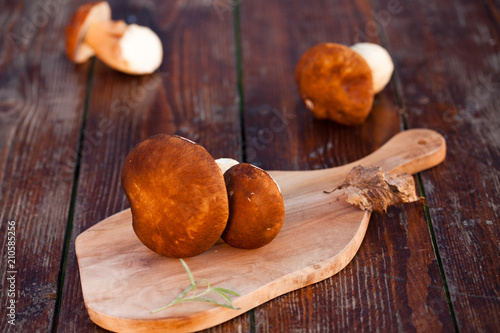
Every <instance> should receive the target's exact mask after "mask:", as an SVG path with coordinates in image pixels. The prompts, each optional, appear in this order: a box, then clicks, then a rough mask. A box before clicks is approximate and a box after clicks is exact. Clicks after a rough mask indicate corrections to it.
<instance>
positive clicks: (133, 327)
mask: <svg viewBox="0 0 500 333" xmlns="http://www.w3.org/2000/svg"><path fill="white" fill-rule="evenodd" d="M445 155H446V143H445V140H444V138H443V137H442V136H441V135H440V134H439V133H437V132H435V131H432V130H428V129H413V130H408V131H404V132H401V133H399V134H397V135H395V136H394V137H393V138H391V139H390V140H389V141H388V142H387V143H386V144H384V145H383V146H382V147H380V148H379V149H378V150H376V151H375V152H373V153H372V154H370V155H368V156H366V157H365V158H363V159H361V160H359V161H356V162H353V163H350V164H347V165H344V166H340V167H335V168H330V169H323V170H311V171H270V172H269V173H270V174H271V175H272V176H273V177H274V178H275V180H276V181H277V182H278V184H279V186H280V187H281V190H282V193H283V197H284V201H285V210H286V215H285V221H284V224H283V227H282V229H281V231H280V233H279V234H278V236H277V237H276V238H275V239H274V240H273V241H272V242H271V243H270V244H268V245H266V246H264V247H262V248H259V249H255V250H242V249H236V248H232V247H230V246H228V245H226V244H225V243H223V242H222V241H219V242H217V244H215V245H214V246H213V247H212V248H211V249H210V250H208V251H207V252H205V253H203V254H201V255H198V256H195V257H191V258H186V259H185V262H186V264H187V265H188V266H189V268H190V269H191V271H192V273H193V276H194V279H195V280H197V281H198V280H200V279H207V280H208V281H210V283H211V285H212V286H216V287H222V288H226V289H231V290H234V291H236V292H237V293H239V295H240V296H232V299H233V304H234V306H236V307H239V308H240V309H239V310H233V309H228V308H225V307H221V306H218V305H215V304H211V303H201V302H185V303H180V304H177V305H175V306H172V307H169V308H167V309H166V310H163V311H160V312H157V313H151V310H153V309H156V308H159V307H162V306H164V305H166V304H168V303H170V302H171V301H172V300H173V299H174V298H175V297H176V296H177V295H179V294H180V293H181V292H182V291H183V290H184V289H185V288H186V287H187V286H188V285H189V278H188V276H187V274H186V272H185V270H184V268H183V266H182V265H181V263H180V261H179V259H175V258H168V257H164V256H161V255H159V254H156V253H155V252H153V251H151V250H149V249H148V248H146V246H144V245H143V244H142V243H141V242H140V241H139V239H138V238H137V237H136V235H135V234H134V231H133V229H132V215H131V212H130V209H127V210H124V211H122V212H120V213H117V214H115V215H113V216H111V217H109V218H107V219H105V220H103V221H101V222H99V223H98V224H96V225H94V226H92V227H91V228H89V229H88V230H86V231H84V232H83V233H81V234H80V235H79V236H78V238H77V239H76V255H77V258H78V265H79V269H80V280H81V285H82V291H83V298H84V301H85V306H86V308H87V311H88V313H89V316H90V319H91V320H92V321H94V322H95V323H96V324H97V325H99V326H101V327H103V328H106V329H108V330H111V331H116V332H163V331H165V332H166V331H168V332H191V331H197V330H202V329H206V328H209V327H212V326H215V325H218V324H220V323H223V322H224V321H227V320H229V319H232V318H234V317H236V316H238V315H240V314H242V313H245V312H247V311H248V310H250V309H252V308H254V307H256V306H258V305H260V304H262V303H264V302H267V301H269V300H271V299H273V298H275V297H277V296H280V295H282V294H285V293H287V292H290V291H293V290H296V289H299V288H302V287H305V286H307V285H310V284H313V283H316V282H319V281H321V280H324V279H326V278H328V277H331V276H332V275H334V274H336V273H338V272H339V271H340V270H342V269H343V268H344V267H345V266H346V265H347V264H348V263H349V262H350V261H351V260H352V258H353V257H354V255H355V254H356V252H357V250H358V248H359V247H360V245H361V242H362V240H363V237H364V235H365V232H366V229H367V227H368V221H369V219H370V213H369V212H366V211H362V210H360V209H359V208H357V207H354V206H351V205H349V204H347V203H346V202H345V200H344V196H343V195H342V191H335V192H333V193H331V194H326V193H324V191H325V190H332V189H333V188H335V187H336V186H337V185H340V184H341V183H342V182H343V181H344V179H345V177H346V175H347V174H348V173H349V171H350V170H351V169H352V168H353V167H354V166H356V165H363V166H371V165H376V166H380V167H382V168H383V169H384V170H385V171H398V172H407V173H410V174H414V173H416V172H420V171H423V170H425V169H428V168H431V167H433V166H436V165H437V164H439V163H441V162H442V161H443V160H444V158H445Z"/></svg>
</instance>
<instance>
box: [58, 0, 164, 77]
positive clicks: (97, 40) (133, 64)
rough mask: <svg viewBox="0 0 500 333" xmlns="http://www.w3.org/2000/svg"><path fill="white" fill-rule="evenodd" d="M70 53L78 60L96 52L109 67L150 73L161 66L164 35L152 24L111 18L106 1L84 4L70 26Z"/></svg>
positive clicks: (68, 42)
mask: <svg viewBox="0 0 500 333" xmlns="http://www.w3.org/2000/svg"><path fill="white" fill-rule="evenodd" d="M66 53H67V56H68V58H69V59H70V60H71V61H73V62H74V63H77V64H79V63H83V62H85V61H87V60H88V59H89V58H90V57H92V56H94V55H96V56H97V57H98V58H99V59H100V60H102V61H103V62H104V63H105V64H106V65H108V66H109V67H111V68H113V69H115V70H117V71H121V72H124V73H127V74H136V75H141V74H149V73H152V72H154V71H155V70H156V69H157V68H158V67H160V65H161V62H162V59H163V48H162V44H161V41H160V38H159V37H158V36H157V35H156V34H155V33H154V32H153V31H152V30H151V29H150V28H148V27H144V26H139V25H137V24H130V25H127V24H126V23H125V22H124V21H122V20H120V21H112V20H111V8H110V7H109V4H108V3H107V2H105V1H102V2H94V3H87V4H84V5H82V6H80V7H79V8H78V9H77V10H76V12H75V13H74V15H73V17H72V19H71V21H70V23H69V24H68V26H67V27H66Z"/></svg>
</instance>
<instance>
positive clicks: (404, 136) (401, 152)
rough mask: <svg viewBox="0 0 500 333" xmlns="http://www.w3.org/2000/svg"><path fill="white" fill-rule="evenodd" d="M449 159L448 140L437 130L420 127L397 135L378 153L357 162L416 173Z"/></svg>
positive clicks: (390, 169) (378, 150)
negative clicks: (447, 156)
mask: <svg viewBox="0 0 500 333" xmlns="http://www.w3.org/2000/svg"><path fill="white" fill-rule="evenodd" d="M445 157H446V140H445V139H444V137H443V136H442V135H441V134H439V133H438V132H436V131H433V130H430V129H422V128H419V129H410V130H407V131H403V132H400V133H398V134H396V135H395V136H393V137H392V138H391V139H390V140H389V141H387V142H386V143H385V144H384V145H383V146H382V147H380V148H379V149H377V150H376V151H375V152H373V153H372V154H370V155H368V156H366V157H365V158H362V159H361V160H359V161H357V162H355V163H356V164H360V165H366V166H367V165H378V166H380V167H382V169H384V170H385V171H394V172H406V173H409V174H414V173H417V172H421V171H424V170H426V169H429V168H432V167H434V166H436V165H438V164H439V163H441V162H442V161H443V160H444V159H445Z"/></svg>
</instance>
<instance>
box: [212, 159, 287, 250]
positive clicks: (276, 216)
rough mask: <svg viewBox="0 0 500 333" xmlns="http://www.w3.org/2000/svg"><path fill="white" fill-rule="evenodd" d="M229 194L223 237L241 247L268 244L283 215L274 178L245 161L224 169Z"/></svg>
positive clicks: (283, 211)
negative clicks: (227, 214) (226, 220)
mask: <svg viewBox="0 0 500 333" xmlns="http://www.w3.org/2000/svg"><path fill="white" fill-rule="evenodd" d="M224 180H225V181H226V189H227V195H228V198H229V219H228V222H227V226H226V228H225V230H224V232H223V233H222V240H224V242H226V243H227V244H229V245H230V246H233V247H236V248H241V249H256V248H259V247H262V246H264V245H266V244H269V243H270V242H271V241H272V240H273V239H274V238H275V237H276V236H277V235H278V233H279V232H280V230H281V227H282V225H283V221H284V219H285V205H284V203H283V196H282V195H281V191H280V188H279V186H278V184H277V183H276V181H275V180H274V179H273V178H272V177H271V176H270V175H269V174H268V173H267V172H265V171H264V170H262V169H260V168H258V167H256V166H253V165H251V164H247V163H240V164H237V165H234V166H232V167H231V168H230V169H228V170H227V171H226V172H225V173H224Z"/></svg>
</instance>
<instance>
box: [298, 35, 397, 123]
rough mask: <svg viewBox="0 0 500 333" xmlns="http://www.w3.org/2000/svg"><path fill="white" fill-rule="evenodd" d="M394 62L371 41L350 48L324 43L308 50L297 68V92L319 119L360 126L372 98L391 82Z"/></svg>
mask: <svg viewBox="0 0 500 333" xmlns="http://www.w3.org/2000/svg"><path fill="white" fill-rule="evenodd" d="M393 70H394V64H393V62H392V60H391V57H390V55H389V53H388V52H387V51H386V50H385V49H384V48H383V47H381V46H379V45H377V44H372V43H359V44H355V45H353V46H352V47H347V46H344V45H341V44H336V43H322V44H318V45H316V46H314V47H312V48H311V49H309V50H307V51H306V52H305V53H304V54H303V55H302V57H301V58H300V60H299V62H298V63H297V66H296V68H295V80H296V83H297V86H298V91H299V94H300V96H301V97H302V99H303V100H304V102H305V104H306V107H307V108H308V109H309V110H310V111H311V112H312V113H313V115H314V116H315V117H316V118H318V119H330V120H333V121H336V122H338V123H341V124H344V125H359V124H361V123H363V122H364V121H365V119H366V118H367V117H368V115H369V113H370V111H371V109H372V105H373V97H374V95H375V94H376V93H378V92H380V91H381V90H383V89H384V87H385V86H386V85H387V83H388V82H389V80H390V78H391V76H392V72H393Z"/></svg>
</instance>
